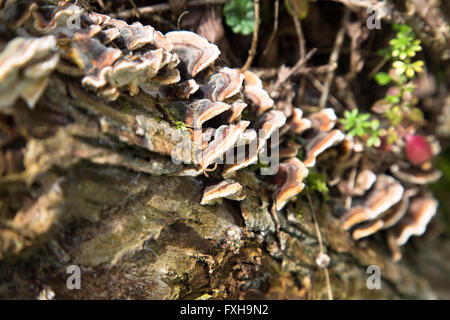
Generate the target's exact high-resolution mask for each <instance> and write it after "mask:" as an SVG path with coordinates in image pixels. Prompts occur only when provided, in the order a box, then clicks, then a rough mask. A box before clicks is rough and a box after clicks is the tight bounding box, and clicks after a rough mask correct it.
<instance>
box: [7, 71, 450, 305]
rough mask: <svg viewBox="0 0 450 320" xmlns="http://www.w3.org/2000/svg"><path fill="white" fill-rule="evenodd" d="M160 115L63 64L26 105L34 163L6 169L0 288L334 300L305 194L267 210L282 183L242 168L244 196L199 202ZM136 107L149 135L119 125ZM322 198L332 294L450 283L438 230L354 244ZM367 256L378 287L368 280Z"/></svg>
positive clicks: (366, 294) (363, 294) (24, 126)
mask: <svg viewBox="0 0 450 320" xmlns="http://www.w3.org/2000/svg"><path fill="white" fill-rule="evenodd" d="M130 106H132V107H131V108H130ZM159 112H160V111H159V110H158V109H156V108H155V107H154V106H153V105H152V104H151V103H149V101H146V100H145V99H144V98H143V97H141V96H138V97H135V98H121V99H120V100H119V102H116V103H111V104H106V103H105V102H101V101H100V100H97V98H96V97H95V96H94V95H92V94H89V93H87V92H86V91H84V90H83V89H81V87H79V85H78V84H76V83H75V82H73V81H72V80H69V79H66V78H64V77H60V76H56V75H55V76H54V77H53V78H52V81H51V84H50V85H49V89H48V90H47V91H46V93H45V96H44V97H43V98H42V99H41V100H40V102H39V104H38V105H37V106H36V108H35V109H34V110H30V109H28V108H27V107H26V106H25V105H20V104H19V105H17V106H16V108H15V109H14V115H13V116H14V119H15V121H16V123H15V125H16V126H17V128H18V130H19V132H20V133H21V135H23V136H24V137H25V139H26V141H27V144H26V149H25V150H26V151H25V156H24V166H25V168H24V170H23V171H21V172H19V173H16V174H13V175H8V176H7V177H6V178H5V177H4V178H0V200H1V202H0V209H1V210H0V218H1V223H0V235H1V239H0V249H1V250H0V298H8V299H11V298H36V297H37V296H38V294H39V292H40V291H41V290H42V289H43V288H45V287H46V286H50V288H51V289H52V290H53V291H54V292H55V295H56V296H55V297H56V298H57V299H88V298H95V299H125V298H136V299H184V298H197V297H199V296H201V295H204V294H209V295H210V296H211V298H219V299H221V298H228V299H231V298H243V299H246V298H247V299H257V298H269V299H326V298H327V291H326V286H325V278H324V275H323V272H322V270H321V269H319V268H318V267H317V265H316V262H315V260H316V257H317V255H318V253H319V244H318V241H317V238H316V233H315V230H314V224H313V222H312V221H313V220H312V216H311V212H310V210H309V207H308V205H307V202H304V201H302V198H299V200H298V201H297V203H291V204H289V205H288V206H287V207H286V210H283V211H282V212H277V213H274V212H271V210H270V208H271V204H272V202H273V199H272V197H273V190H271V187H270V186H268V185H266V184H265V183H264V182H262V181H260V180H258V179H256V177H255V175H254V174H253V172H252V171H250V170H247V169H246V170H242V171H241V172H240V173H239V174H238V175H237V176H236V178H235V180H236V181H238V182H240V183H241V184H242V185H245V186H246V188H247V189H246V190H247V193H248V196H247V198H246V199H245V200H244V201H242V202H239V203H237V202H232V201H228V200H224V202H223V204H220V205H215V206H201V205H200V199H201V195H202V191H203V189H204V187H205V181H206V179H205V178H204V177H203V176H200V177H195V178H194V177H182V176H177V175H176V174H177V173H178V172H180V170H181V169H182V166H181V165H176V164H173V163H172V162H171V161H170V157H169V156H163V155H164V154H165V155H169V154H170V153H171V151H172V150H173V144H172V142H171V140H170V139H168V137H169V136H170V135H168V134H167V130H170V129H168V128H170V126H169V125H168V124H167V123H166V122H165V121H163V120H159V119H160V118H159ZM138 117H139V118H140V123H143V124H145V128H146V132H148V133H149V134H146V135H144V136H142V137H140V138H139V139H138V138H137V137H136V136H135V135H133V134H131V133H130V132H128V131H126V130H124V129H123V126H122V125H123V124H127V123H135V119H137V118H138ZM172 128H173V127H172ZM172 130H174V129H172ZM149 150H150V151H149ZM161 154H162V155H161ZM211 178H212V179H213V178H214V176H212V177H211ZM211 178H210V179H211ZM313 200H314V205H315V210H316V214H317V217H318V222H319V225H320V229H321V232H322V236H323V241H324V245H325V248H326V252H327V254H328V255H329V256H330V257H331V264H330V266H329V272H330V278H331V286H332V290H333V295H334V297H335V298H337V299H347V298H382V299H396V298H436V297H440V296H438V295H437V293H436V291H435V290H434V289H432V286H431V285H430V281H428V280H427V279H426V277H427V276H428V277H431V276H433V278H432V279H431V281H434V283H438V284H439V287H442V288H445V287H447V288H448V283H446V282H445V281H447V282H448V279H446V277H445V275H446V274H448V271H449V270H448V263H447V264H446V260H448V257H443V256H442V255H439V254H438V255H437V258H436V252H439V250H440V249H443V248H442V246H441V244H440V243H438V242H437V241H438V240H435V241H434V242H433V241H431V242H428V243H427V242H420V243H418V244H417V245H419V246H421V248H420V249H419V250H417V249H416V248H414V247H413V246H411V245H409V246H408V248H406V252H405V254H404V259H403V260H402V261H400V262H398V263H394V262H392V261H391V258H390V255H389V251H388V249H387V247H386V244H385V240H384V239H383V237H379V238H378V237H375V238H372V239H371V240H370V241H362V242H359V243H355V242H354V241H353V240H351V238H350V236H349V235H348V234H347V233H345V232H343V231H341V230H340V228H339V222H338V220H337V219H336V218H334V217H333V216H332V214H331V211H332V210H331V208H330V206H329V203H326V202H324V201H321V199H319V198H314V199H313ZM14 208H15V209H17V213H16V214H15V216H13V217H11V216H10V211H9V210H12V209H14ZM299 211H300V212H301V215H299V214H298V212H299ZM446 248H448V245H446ZM448 251H449V250H446V251H442V252H448ZM69 265H78V266H80V267H81V289H80V290H69V289H68V288H67V286H66V280H67V277H68V276H69V275H68V274H67V273H66V268H67V266H69ZM369 265H377V266H379V267H380V269H381V276H382V283H381V287H382V289H381V290H369V289H368V288H367V285H366V281H367V278H368V276H369V275H368V274H367V273H366V268H367V266H369ZM423 265H425V266H426V267H427V268H428V269H425V267H422V266H423ZM430 268H431V269H430ZM424 270H425V271H424ZM439 277H441V278H439ZM442 277H443V278H442ZM441 279H444V280H443V281H444V282H442V280H441ZM436 290H439V289H436ZM445 294H448V292H445V291H444V292H443V293H442V296H444V297H445ZM447 297H448V296H447Z"/></svg>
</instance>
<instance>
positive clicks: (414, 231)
mask: <svg viewBox="0 0 450 320" xmlns="http://www.w3.org/2000/svg"><path fill="white" fill-rule="evenodd" d="M437 208H438V202H437V200H436V199H434V198H432V197H431V196H426V197H419V198H415V199H413V200H412V201H411V205H410V206H409V209H408V212H407V213H406V215H405V216H404V217H403V218H402V219H401V220H400V221H399V222H398V223H397V224H396V225H395V227H394V230H393V231H394V233H393V234H394V237H395V242H396V244H397V245H399V246H402V245H404V244H405V243H406V242H407V241H408V239H409V238H410V237H411V236H420V235H422V234H423V233H424V232H425V230H426V227H427V225H428V223H429V222H430V220H431V219H432V218H433V217H434V215H435V214H436V211H437Z"/></svg>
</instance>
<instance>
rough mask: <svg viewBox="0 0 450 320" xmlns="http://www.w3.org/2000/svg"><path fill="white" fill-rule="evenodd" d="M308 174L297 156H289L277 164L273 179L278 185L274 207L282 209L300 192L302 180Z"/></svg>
mask: <svg viewBox="0 0 450 320" xmlns="http://www.w3.org/2000/svg"><path fill="white" fill-rule="evenodd" d="M307 175H308V169H307V168H306V167H305V165H304V164H303V163H302V162H301V161H300V160H298V159H297V158H290V159H287V160H285V161H283V162H282V163H280V165H279V170H278V173H277V174H276V176H275V180H276V182H277V185H279V187H278V188H277V192H276V209H277V210H278V211H279V210H281V209H283V207H284V206H285V205H286V203H287V202H288V201H289V200H290V199H292V198H293V197H295V196H296V195H298V194H299V193H300V192H302V190H303V188H304V187H305V184H304V183H303V182H302V181H303V180H304V179H305V178H306V176H307Z"/></svg>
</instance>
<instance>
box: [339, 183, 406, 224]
mask: <svg viewBox="0 0 450 320" xmlns="http://www.w3.org/2000/svg"><path fill="white" fill-rule="evenodd" d="M403 192H404V187H403V186H402V185H401V184H400V183H399V182H398V181H397V180H395V179H394V178H392V177H391V176H388V175H385V174H381V175H379V176H378V177H377V181H376V182H375V185H374V187H373V189H371V190H370V192H369V193H368V194H367V196H366V198H365V199H364V201H363V203H362V205H358V206H355V207H354V208H352V209H351V210H349V211H348V212H347V213H346V214H345V215H343V216H342V217H341V221H342V226H343V228H344V230H348V229H350V228H352V227H353V226H355V225H357V224H359V223H361V222H364V221H370V220H374V219H375V218H377V217H379V216H380V215H381V214H382V213H383V212H385V211H387V210H388V209H389V208H391V207H392V206H393V205H395V204H396V203H398V202H399V201H400V200H401V199H402V196H403Z"/></svg>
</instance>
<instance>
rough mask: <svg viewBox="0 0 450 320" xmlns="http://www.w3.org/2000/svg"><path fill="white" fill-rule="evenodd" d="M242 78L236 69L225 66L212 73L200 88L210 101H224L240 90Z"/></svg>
mask: <svg viewBox="0 0 450 320" xmlns="http://www.w3.org/2000/svg"><path fill="white" fill-rule="evenodd" d="M243 80H244V75H243V74H242V73H240V72H239V71H238V70H236V69H230V68H227V67H225V68H221V69H220V70H219V71H217V72H216V73H214V74H212V75H211V76H210V77H209V78H208V80H207V81H206V83H205V84H204V85H202V86H201V88H200V90H202V91H203V93H204V95H205V97H207V98H208V99H209V100H211V101H224V100H225V99H227V98H230V97H232V96H234V95H235V94H237V93H238V92H239V91H240V90H241V87H242V81H243Z"/></svg>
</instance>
